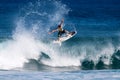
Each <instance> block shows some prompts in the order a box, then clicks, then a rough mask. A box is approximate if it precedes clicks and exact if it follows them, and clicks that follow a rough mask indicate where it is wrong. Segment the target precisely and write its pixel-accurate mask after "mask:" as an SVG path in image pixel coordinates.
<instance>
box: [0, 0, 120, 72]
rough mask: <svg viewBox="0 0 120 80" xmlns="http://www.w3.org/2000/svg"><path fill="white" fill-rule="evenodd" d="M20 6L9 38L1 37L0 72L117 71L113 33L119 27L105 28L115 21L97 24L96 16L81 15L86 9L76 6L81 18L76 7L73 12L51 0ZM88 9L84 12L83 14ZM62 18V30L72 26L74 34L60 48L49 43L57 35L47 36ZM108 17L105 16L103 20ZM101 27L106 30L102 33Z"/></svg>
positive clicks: (115, 34)
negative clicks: (63, 22)
mask: <svg viewBox="0 0 120 80" xmlns="http://www.w3.org/2000/svg"><path fill="white" fill-rule="evenodd" d="M25 3H26V1H25ZM65 3H66V2H65ZM15 4H16V3H15ZM66 4H67V3H66ZM73 4H75V3H73ZM76 4H77V3H76ZM82 4H83V3H82ZM21 6H22V8H20V9H19V10H20V11H19V13H18V14H17V15H16V16H15V19H14V20H15V21H14V23H15V25H14V26H15V28H14V27H12V28H11V29H12V33H9V32H8V33H9V35H11V37H10V38H6V39H2V37H1V42H0V69H8V70H11V69H29V70H55V69H57V70H61V69H63V70H64V69H66V70H73V69H119V68H120V66H119V61H120V58H119V57H120V51H119V50H120V45H119V43H120V40H119V33H118V31H117V29H118V30H119V28H117V27H115V29H114V30H112V27H110V28H109V27H108V26H109V25H110V26H116V25H117V23H118V22H119V21H118V22H116V21H117V20H116V19H115V18H114V19H113V18H112V22H113V23H115V22H116V23H115V24H114V25H111V24H109V23H111V20H106V22H107V23H106V22H105V21H103V20H104V19H105V18H106V17H104V18H102V19H101V20H100V21H99V20H98V17H95V16H96V15H94V18H93V17H90V16H89V15H88V17H87V14H86V16H82V15H83V12H84V11H83V10H86V8H85V7H83V6H80V8H79V9H80V10H81V11H80V12H81V16H82V19H81V18H79V16H78V15H77V14H75V13H77V12H76V9H77V10H78V7H77V8H76V7H75V5H73V6H74V8H75V9H74V8H72V7H73V6H71V8H72V9H73V10H72V9H70V8H69V5H65V4H63V2H62V1H55V0H45V1H43V0H40V1H33V2H32V1H31V2H28V3H27V4H26V5H25V6H23V4H21ZM87 6H88V5H87ZM87 6H86V7H87ZM81 7H83V8H81ZM84 8H85V9H84ZM89 10H90V9H87V10H86V13H87V12H89ZM92 10H93V9H92ZM96 10H97V9H95V11H96ZM103 11H104V10H103ZM95 13H96V12H95ZM95 13H94V14H95ZM72 14H75V15H72ZM102 15H103V14H102ZM97 16H101V15H97ZM105 16H106V15H105ZM62 18H64V19H65V25H64V28H65V29H67V30H69V31H72V30H75V27H76V30H77V32H78V33H77V35H75V36H74V37H73V38H71V39H69V40H68V41H66V42H63V43H62V45H61V46H60V45H58V44H53V43H52V40H54V39H55V38H56V34H57V33H55V34H51V35H48V34H47V33H48V32H49V31H50V30H52V29H54V28H56V26H57V24H58V23H59V22H60V20H61V19H62ZM110 18H111V17H107V19H110ZM68 26H69V27H68ZM85 26H86V27H85ZM100 26H101V27H100ZM117 26H118V25H117ZM105 27H106V28H108V29H109V30H110V31H108V30H106V28H105ZM13 28H14V29H13ZM99 29H100V31H99Z"/></svg>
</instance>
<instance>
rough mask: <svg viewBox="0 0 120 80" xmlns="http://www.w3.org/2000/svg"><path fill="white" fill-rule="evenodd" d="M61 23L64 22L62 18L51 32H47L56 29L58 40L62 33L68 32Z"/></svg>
mask: <svg viewBox="0 0 120 80" xmlns="http://www.w3.org/2000/svg"><path fill="white" fill-rule="evenodd" d="M63 23H64V19H62V20H61V23H60V24H59V25H58V26H57V29H55V30H52V31H51V32H49V34H51V33H53V32H56V31H58V40H60V37H61V36H62V34H64V33H69V32H68V31H67V30H65V29H63V27H62V25H63Z"/></svg>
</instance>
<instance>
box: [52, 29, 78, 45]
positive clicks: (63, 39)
mask: <svg viewBox="0 0 120 80" xmlns="http://www.w3.org/2000/svg"><path fill="white" fill-rule="evenodd" d="M75 34H77V32H76V31H72V32H69V33H67V34H66V35H64V36H62V37H60V38H59V40H58V39H57V40H53V43H57V44H60V45H61V43H62V42H64V41H66V40H68V39H70V38H72V37H73V36H75Z"/></svg>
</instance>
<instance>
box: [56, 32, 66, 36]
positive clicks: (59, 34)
mask: <svg viewBox="0 0 120 80" xmlns="http://www.w3.org/2000/svg"><path fill="white" fill-rule="evenodd" d="M65 32H66V31H65V30H63V31H59V32H58V37H61V36H62V34H64V33H65Z"/></svg>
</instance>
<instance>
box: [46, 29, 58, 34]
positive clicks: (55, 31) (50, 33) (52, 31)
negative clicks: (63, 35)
mask: <svg viewBox="0 0 120 80" xmlns="http://www.w3.org/2000/svg"><path fill="white" fill-rule="evenodd" d="M56 31H58V29H55V30H52V31H51V32H49V33H48V34H51V33H54V32H56Z"/></svg>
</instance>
